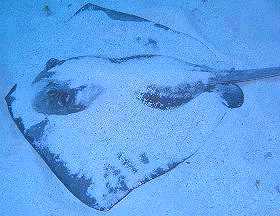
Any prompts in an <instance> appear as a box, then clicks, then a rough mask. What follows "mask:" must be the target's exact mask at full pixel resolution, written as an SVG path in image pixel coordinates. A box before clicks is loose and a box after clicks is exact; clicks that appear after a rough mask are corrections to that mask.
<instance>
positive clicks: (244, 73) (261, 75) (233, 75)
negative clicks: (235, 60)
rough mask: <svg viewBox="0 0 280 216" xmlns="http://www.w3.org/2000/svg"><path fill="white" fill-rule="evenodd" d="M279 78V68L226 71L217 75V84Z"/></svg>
mask: <svg viewBox="0 0 280 216" xmlns="http://www.w3.org/2000/svg"><path fill="white" fill-rule="evenodd" d="M277 76H280V67H269V68H262V69H248V70H226V71H223V72H222V73H221V74H217V77H216V78H215V81H216V82H218V83H240V82H247V81H253V80H260V79H267V78H272V77H277Z"/></svg>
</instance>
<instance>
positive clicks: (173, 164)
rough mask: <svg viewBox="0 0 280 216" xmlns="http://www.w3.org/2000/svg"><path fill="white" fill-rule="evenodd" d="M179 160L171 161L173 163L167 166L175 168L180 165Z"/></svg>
mask: <svg viewBox="0 0 280 216" xmlns="http://www.w3.org/2000/svg"><path fill="white" fill-rule="evenodd" d="M178 164H179V163H178V162H171V163H168V164H167V166H168V168H169V169H174V168H175V167H176V166H178Z"/></svg>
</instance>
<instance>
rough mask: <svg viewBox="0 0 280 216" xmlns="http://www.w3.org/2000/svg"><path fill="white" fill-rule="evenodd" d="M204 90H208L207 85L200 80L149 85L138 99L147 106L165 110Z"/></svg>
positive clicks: (183, 102)
mask: <svg viewBox="0 0 280 216" xmlns="http://www.w3.org/2000/svg"><path fill="white" fill-rule="evenodd" d="M206 91H208V87H207V86H206V85H204V84H203V83H202V82H197V83H195V84H194V85H190V84H180V85H178V86H174V87H171V86H163V87H162V86H161V87H158V86H155V85H150V86H148V88H147V91H146V92H144V93H141V94H140V97H139V99H140V100H141V101H142V102H144V103H145V104H146V105H147V106H149V107H152V108H155V109H161V110H166V109H172V108H177V107H179V106H181V105H183V104H185V103H188V102H189V101H190V100H192V99H193V98H195V97H197V96H198V95H200V94H201V93H203V92H206Z"/></svg>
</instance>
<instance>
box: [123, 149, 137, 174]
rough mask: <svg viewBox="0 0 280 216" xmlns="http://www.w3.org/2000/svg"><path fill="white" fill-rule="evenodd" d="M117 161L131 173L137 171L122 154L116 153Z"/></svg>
mask: <svg viewBox="0 0 280 216" xmlns="http://www.w3.org/2000/svg"><path fill="white" fill-rule="evenodd" d="M118 159H119V160H120V161H121V163H122V165H123V166H124V167H126V168H128V169H129V170H131V171H132V172H133V173H136V172H137V171H138V169H137V168H136V167H135V166H134V165H133V163H132V162H131V161H130V160H129V159H128V158H127V157H126V156H125V155H124V154H123V153H118Z"/></svg>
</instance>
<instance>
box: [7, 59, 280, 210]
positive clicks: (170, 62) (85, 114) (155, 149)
mask: <svg viewBox="0 0 280 216" xmlns="http://www.w3.org/2000/svg"><path fill="white" fill-rule="evenodd" d="M279 75H280V68H278V67H275V68H263V69H249V70H232V69H230V70H215V69H212V68H209V67H206V66H201V65H197V64H192V63H188V62H185V61H182V60H178V59H176V58H173V57H167V56H161V55H135V56H129V57H122V58H111V57H102V56H81V57H73V58H69V59H65V60H58V59H54V58H53V59H50V60H49V61H48V62H47V63H46V65H45V68H44V70H43V71H41V72H40V73H39V74H38V75H37V77H36V78H35V79H34V80H32V81H30V83H24V84H23V83H22V84H18V85H15V86H14V87H13V88H12V89H11V91H10V92H9V93H8V95H7V96H6V102H7V105H8V109H9V111H10V114H11V117H12V118H13V120H14V122H15V124H16V125H17V127H18V128H19V130H20V131H21V133H22V134H23V135H24V137H25V138H26V140H27V141H28V142H29V143H30V144H31V145H32V146H33V148H34V149H35V150H36V151H37V152H38V153H39V155H40V156H41V157H42V158H43V159H44V161H45V162H46V164H47V165H48V166H49V167H50V169H51V170H52V171H53V172H54V174H55V175H56V176H57V177H58V178H59V179H60V181H61V182H62V183H63V184H64V185H65V186H66V188H67V189H68V190H69V191H70V192H71V193H72V194H73V195H74V196H76V197H77V198H78V199H79V200H81V201H82V202H83V203H85V204H86V205H88V206H90V207H92V208H95V209H98V210H102V211H104V210H109V209H111V208H112V207H113V206H115V205H116V204H117V203H118V202H120V201H121V200H122V199H124V198H125V197H126V196H127V195H128V194H129V193H130V192H132V191H133V190H134V189H136V188H139V187H144V185H145V183H147V182H149V181H151V180H153V179H156V178H157V177H160V176H162V175H164V174H166V173H168V172H170V171H171V170H173V169H174V168H176V167H177V166H178V165H179V164H182V163H184V162H186V163H187V162H188V159H189V158H190V157H192V156H193V155H194V154H195V152H196V151H197V150H198V149H199V148H200V147H201V146H202V144H203V142H205V140H206V139H207V137H208V136H209V135H210V134H211V131H213V130H215V127H217V125H218V124H219V121H221V119H222V118H223V116H224V115H225V113H226V112H227V110H230V109H237V108H239V107H241V106H242V104H243V102H244V94H243V91H242V89H241V88H240V87H239V86H238V84H239V83H240V82H245V81H252V80H258V79H264V78H269V77H274V76H279Z"/></svg>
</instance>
